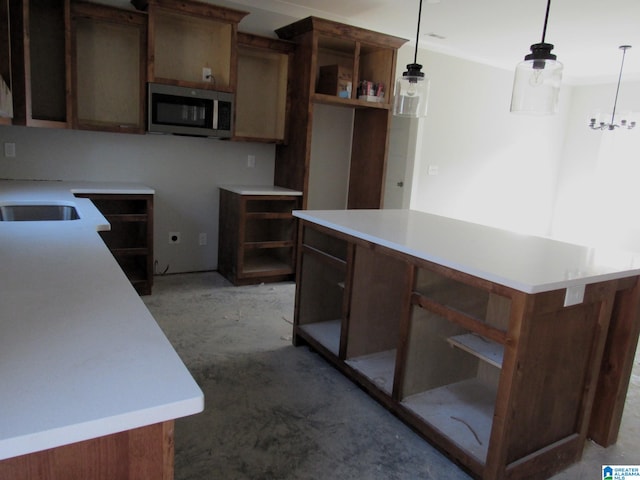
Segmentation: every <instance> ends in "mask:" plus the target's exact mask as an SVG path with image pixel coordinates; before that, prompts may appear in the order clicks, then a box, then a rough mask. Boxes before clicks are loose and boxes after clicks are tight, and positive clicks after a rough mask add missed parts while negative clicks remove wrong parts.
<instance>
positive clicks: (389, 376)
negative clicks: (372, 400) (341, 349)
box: [345, 349, 397, 395]
mask: <svg viewBox="0 0 640 480" xmlns="http://www.w3.org/2000/svg"><path fill="white" fill-rule="evenodd" d="M396 355H397V350H396V349H392V350H387V351H384V352H376V353H371V354H369V355H363V356H361V357H355V358H350V359H349V360H347V361H346V362H345V363H346V364H347V365H349V366H350V367H351V368H353V369H355V370H357V371H358V372H360V373H362V374H363V375H364V376H365V377H367V378H368V379H369V380H371V381H372V382H373V383H374V384H375V385H376V386H377V387H378V388H379V389H381V390H382V391H384V392H385V393H387V394H389V395H391V392H392V390H393V375H394V372H395V368H396Z"/></svg>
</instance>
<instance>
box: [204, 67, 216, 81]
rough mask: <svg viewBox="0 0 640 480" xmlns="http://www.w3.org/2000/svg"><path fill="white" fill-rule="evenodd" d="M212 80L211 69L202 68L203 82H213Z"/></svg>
mask: <svg viewBox="0 0 640 480" xmlns="http://www.w3.org/2000/svg"><path fill="white" fill-rule="evenodd" d="M212 80H213V77H212V76H211V69H210V68H209V67H202V81H203V82H211V81H212Z"/></svg>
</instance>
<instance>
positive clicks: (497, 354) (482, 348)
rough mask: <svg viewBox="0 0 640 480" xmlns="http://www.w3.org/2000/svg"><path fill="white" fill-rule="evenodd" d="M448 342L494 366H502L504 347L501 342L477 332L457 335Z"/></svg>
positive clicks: (448, 339)
mask: <svg viewBox="0 0 640 480" xmlns="http://www.w3.org/2000/svg"><path fill="white" fill-rule="evenodd" d="M447 342H449V344H451V346H452V347H456V348H459V349H461V350H464V351H465V352H468V353H470V354H471V355H474V356H476V357H478V358H479V359H480V360H483V361H485V362H487V363H489V364H491V365H493V366H494V367H498V368H502V358H503V357H504V347H503V346H502V345H500V344H499V343H496V342H494V341H492V340H489V339H486V338H484V337H482V336H480V335H477V334H475V333H465V334H463V335H455V336H453V337H449V338H447Z"/></svg>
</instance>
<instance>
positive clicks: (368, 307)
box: [347, 246, 411, 358]
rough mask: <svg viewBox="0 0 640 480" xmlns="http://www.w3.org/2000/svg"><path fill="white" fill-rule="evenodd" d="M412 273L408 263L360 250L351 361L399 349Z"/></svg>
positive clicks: (353, 297)
mask: <svg viewBox="0 0 640 480" xmlns="http://www.w3.org/2000/svg"><path fill="white" fill-rule="evenodd" d="M409 274H410V271H409V266H408V264H407V263H406V262H402V261H400V260H397V259H395V258H393V257H389V256H386V255H381V254H379V253H378V252H376V250H375V249H372V248H365V247H360V246H359V247H356V251H355V256H354V272H353V287H352V291H351V309H350V313H349V332H348V339H347V358H351V357H359V356H361V355H367V354H370V353H376V352H381V351H386V350H391V349H395V348H397V347H398V343H399V334H400V315H401V312H402V310H403V307H404V306H405V305H406V293H407V292H408V291H409V290H410V288H411V287H410V284H409Z"/></svg>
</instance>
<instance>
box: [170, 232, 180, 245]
mask: <svg viewBox="0 0 640 480" xmlns="http://www.w3.org/2000/svg"><path fill="white" fill-rule="evenodd" d="M178 243H180V232H169V245H177V244H178Z"/></svg>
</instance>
